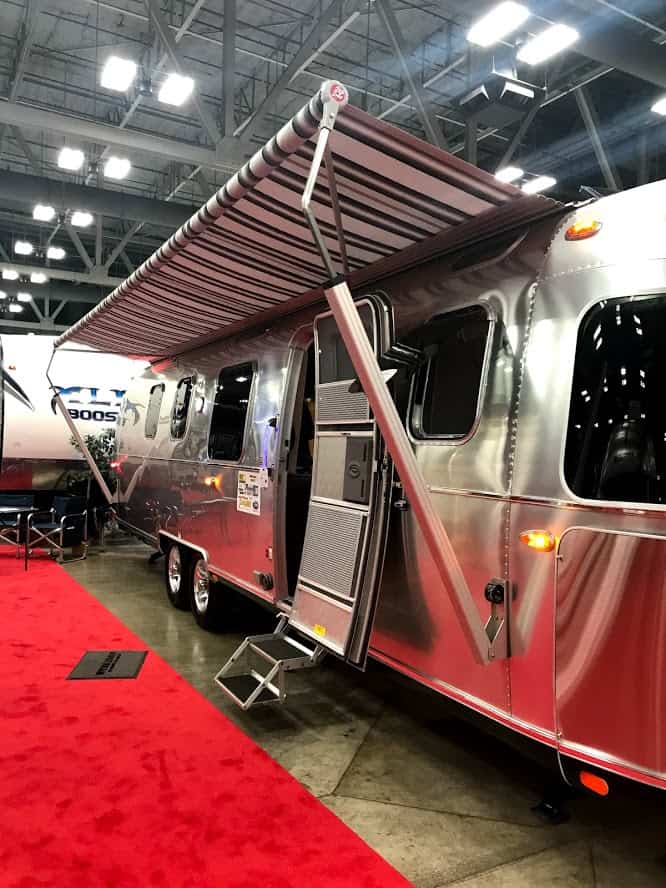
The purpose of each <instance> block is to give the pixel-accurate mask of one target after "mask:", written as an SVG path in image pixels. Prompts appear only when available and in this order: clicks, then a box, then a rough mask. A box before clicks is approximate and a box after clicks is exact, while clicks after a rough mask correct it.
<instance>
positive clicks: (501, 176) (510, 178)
mask: <svg viewBox="0 0 666 888" xmlns="http://www.w3.org/2000/svg"><path fill="white" fill-rule="evenodd" d="M523 175H524V173H523V170H521V168H520V167H516V166H507V167H503V168H502V169H501V170H497V172H496V173H495V178H496V179H498V180H499V181H500V182H505V183H506V184H507V185H508V184H509V182H515V181H516V179H521V178H522V176H523Z"/></svg>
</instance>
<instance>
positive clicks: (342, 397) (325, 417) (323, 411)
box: [317, 381, 370, 423]
mask: <svg viewBox="0 0 666 888" xmlns="http://www.w3.org/2000/svg"><path fill="white" fill-rule="evenodd" d="M350 385H351V381H347V382H333V383H329V384H328V385H320V386H319V387H318V389H317V422H335V423H339V422H341V421H344V422H367V421H368V420H369V419H370V407H369V405H368V399H367V398H366V396H365V393H364V392H361V391H359V392H350V391H349V386H350Z"/></svg>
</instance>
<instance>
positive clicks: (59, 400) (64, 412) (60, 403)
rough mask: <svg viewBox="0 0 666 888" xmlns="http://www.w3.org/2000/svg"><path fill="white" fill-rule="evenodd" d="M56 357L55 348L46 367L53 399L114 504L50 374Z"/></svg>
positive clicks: (107, 496)
mask: <svg viewBox="0 0 666 888" xmlns="http://www.w3.org/2000/svg"><path fill="white" fill-rule="evenodd" d="M54 357H55V349H54V350H53V354H52V355H51V360H50V361H49V365H48V367H47V368H46V378H47V379H48V381H49V387H50V389H51V391H52V392H53V400H54V401H55V404H56V406H57V408H58V410H59V411H60V412H61V413H62V415H63V418H64V420H65V422H66V423H67V425H68V427H69V430H70V432H71V433H72V437H73V438H74V440H75V441H76V443H77V445H78V447H79V450H80V451H81V453H82V454H83V456H84V458H85V461H86V462H87V463H88V466H89V468H90V471H91V472H92V473H93V476H94V478H95V481H97V483H98V484H99V487H100V490H101V491H102V493H103V494H104V498H105V499H106V501H107V503H108V504H109V505H110V506H112V505H114V503H115V500H114V498H113V494H112V493H111V491H110V490H109V486H108V484H107V483H106V481H105V480H104V476H103V475H102V473H101V472H100V470H99V466H98V465H97V463H96V462H95V460H94V459H93V455H92V453H91V452H90V451H89V450H88V445H87V444H86V442H85V440H84V438H83V436H82V434H81V432H80V431H79V430H78V428H77V427H76V423H75V422H74V420H73V419H72V417H71V416H70V414H69V410H68V409H67V407H66V406H65V402H64V401H63V399H62V398H61V397H60V393H59V391H58V388H57V386H55V385H54V384H53V382H52V381H51V377H50V376H49V370H50V369H51V364H52V363H53V358H54Z"/></svg>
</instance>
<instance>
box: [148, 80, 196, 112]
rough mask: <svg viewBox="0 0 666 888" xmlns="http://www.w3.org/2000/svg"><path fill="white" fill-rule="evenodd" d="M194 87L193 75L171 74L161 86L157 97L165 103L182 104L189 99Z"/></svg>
mask: <svg viewBox="0 0 666 888" xmlns="http://www.w3.org/2000/svg"><path fill="white" fill-rule="evenodd" d="M193 89H194V80H192V78H191V77H183V76H182V75H180V74H169V76H168V77H167V79H166V80H165V81H164V83H163V84H162V86H161V87H160V91H159V93H158V94H157V99H158V101H160V102H164V104H165V105H182V104H183V102H186V101H187V100H188V99H189V97H190V95H191V94H192V90H193Z"/></svg>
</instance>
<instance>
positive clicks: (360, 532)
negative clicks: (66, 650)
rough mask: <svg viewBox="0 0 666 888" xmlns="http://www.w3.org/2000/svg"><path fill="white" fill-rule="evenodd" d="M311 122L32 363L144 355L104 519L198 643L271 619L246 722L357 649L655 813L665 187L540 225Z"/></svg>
mask: <svg viewBox="0 0 666 888" xmlns="http://www.w3.org/2000/svg"><path fill="white" fill-rule="evenodd" d="M336 90H337V91H338V92H337V94H336ZM336 99H337V100H340V99H341V100H340V101H339V104H340V106H341V107H342V106H344V104H345V102H344V99H345V96H344V91H343V89H342V87H340V86H339V85H338V84H330V83H329V84H326V85H324V86H323V87H322V90H321V91H320V93H318V95H317V96H315V98H314V99H313V100H312V102H311V103H310V104H309V105H308V106H306V108H304V109H303V110H302V111H301V112H300V113H299V114H298V115H297V116H296V117H295V118H294V119H293V120H292V121H290V123H289V124H287V125H286V126H285V127H284V128H283V130H281V131H280V133H279V134H278V135H277V136H276V137H275V138H274V139H273V140H271V141H270V142H269V143H268V144H267V145H266V146H265V147H264V148H263V149H262V151H261V152H258V153H257V154H256V155H255V156H254V157H253V158H252V159H251V160H250V161H249V162H248V164H247V165H246V166H245V167H244V168H243V169H242V170H241V171H240V172H239V173H238V174H237V175H236V176H235V177H233V179H232V180H230V182H228V183H227V185H226V186H225V187H224V188H223V189H221V190H220V192H218V193H217V195H215V197H214V198H212V199H211V201H209V203H208V204H207V205H206V206H205V207H204V208H202V210H201V211H200V212H199V213H198V214H197V215H196V216H194V217H193V218H192V219H191V220H190V222H189V223H187V225H186V226H184V227H183V228H182V229H181V230H180V231H179V232H177V233H176V235H174V237H172V238H171V240H170V241H169V242H168V243H167V244H165V245H164V247H162V248H161V249H160V250H159V251H158V252H157V253H156V254H155V255H154V256H153V257H151V259H149V260H148V261H147V262H146V263H145V265H144V266H142V268H141V269H139V270H138V271H137V272H136V273H135V274H134V275H132V277H130V278H129V279H128V281H126V282H125V283H124V284H123V285H121V287H119V288H118V290H116V291H115V292H114V293H113V294H111V295H110V296H109V297H108V298H107V300H106V301H105V302H104V303H102V304H101V306H99V307H98V308H96V309H95V310H94V311H93V312H91V313H90V314H89V315H88V316H87V317H86V318H84V319H83V320H82V321H81V322H79V324H78V325H76V326H75V327H73V328H72V329H71V330H69V331H68V332H67V333H65V334H64V335H63V336H62V337H61V338H60V342H59V344H61V343H65V342H67V341H69V340H73V341H78V342H84V343H87V344H89V345H91V346H93V347H95V348H99V349H106V350H110V351H116V352H121V353H124V354H134V355H136V354H141V355H143V356H146V357H149V358H151V360H152V363H151V366H150V367H149V369H148V370H146V372H145V373H144V374H143V375H142V376H141V377H140V378H138V379H136V380H135V381H134V382H133V383H132V384H131V385H130V387H129V390H128V393H127V400H126V408H125V409H124V410H123V411H122V414H121V417H120V420H119V430H118V459H117V462H118V472H119V484H118V494H117V496H118V501H117V509H118V511H119V514H120V517H121V519H122V521H123V522H124V523H125V525H126V526H127V527H128V528H130V529H132V530H133V531H134V532H135V533H137V534H140V535H141V536H143V537H145V538H146V539H148V540H150V541H152V542H153V543H155V544H156V545H159V546H160V547H161V548H162V549H163V551H164V552H165V554H166V559H165V560H166V571H165V576H166V586H167V593H168V595H169V598H170V599H171V601H172V603H173V604H175V605H176V606H179V607H183V606H191V607H192V609H193V611H194V614H195V617H196V618H197V620H198V622H199V623H201V624H202V625H203V626H212V625H213V624H214V623H216V622H218V621H220V620H221V621H223V619H224V609H225V589H226V588H228V586H230V585H231V586H234V587H237V588H239V589H241V590H243V591H244V592H246V593H248V594H250V595H252V596H255V597H257V598H259V599H262V600H264V601H266V602H268V603H270V604H271V605H273V606H274V607H275V609H276V611H277V612H279V614H280V621H279V624H278V629H277V631H276V633H274V634H273V635H272V636H255V637H251V638H250V639H248V640H246V642H244V644H243V645H242V646H241V648H239V650H238V651H237V653H236V654H235V655H234V657H232V658H231V660H230V661H229V663H227V664H225V665H224V667H223V668H222V669H221V671H220V674H219V675H218V677H217V678H218V683H219V684H220V686H221V687H222V688H223V689H224V690H225V692H226V693H227V694H228V695H229V696H230V697H231V698H232V699H234V700H235V701H236V702H237V703H239V704H240V705H242V706H244V707H245V708H247V707H249V706H250V705H253V704H256V703H263V702H268V701H275V700H281V699H283V698H284V695H285V687H286V684H285V680H286V678H285V673H287V672H288V671H289V670H291V669H295V668H304V667H308V666H312V665H314V664H315V663H317V662H318V661H319V660H320V659H321V656H322V655H323V654H324V653H325V652H332V653H334V654H336V655H337V656H339V657H342V658H344V659H346V660H347V661H349V662H350V663H352V664H354V665H357V666H363V664H364V662H365V659H366V656H367V655H369V656H371V657H374V658H376V659H378V660H380V661H382V662H383V663H385V664H387V665H388V666H390V667H392V668H394V669H396V670H399V671H400V672H402V673H404V674H405V675H407V676H410V677H412V678H413V679H415V680H416V681H418V682H421V683H423V684H426V685H428V686H429V687H431V688H433V689H435V690H437V691H439V692H441V693H442V694H445V695H447V696H449V697H452V698H454V699H456V700H458V701H460V702H462V703H464V704H465V705H467V706H469V707H471V708H473V709H475V710H477V711H478V712H480V713H483V714H485V715H487V716H488V717H489V718H491V719H494V720H496V721H498V722H501V723H503V724H504V725H507V726H509V727H511V728H513V729H515V730H516V731H518V732H521V733H522V734H525V735H528V736H529V737H532V738H534V739H535V740H538V741H540V742H542V743H544V744H547V745H549V746H550V747H552V748H554V749H555V750H556V751H557V753H558V755H559V756H560V760H561V762H562V766H563V768H565V763H566V762H569V763H571V762H577V763H579V765H578V766H577V767H576V769H575V770H572V769H571V768H570V769H568V770H567V773H569V774H576V775H577V774H578V773H579V767H583V766H582V765H580V763H585V767H586V768H588V769H589V768H599V769H605V770H606V771H611V772H615V773H618V774H623V775H626V776H630V777H632V778H634V779H636V780H640V781H643V782H645V783H651V784H653V785H655V786H659V787H662V788H666V732H665V731H664V730H663V724H664V718H665V717H666V716H665V713H666V682H664V680H663V674H664V658H665V657H666V594H665V593H666V589H665V585H666V525H664V515H665V511H664V509H665V506H664V496H665V494H666V486H665V485H666V423H665V422H664V420H663V418H662V415H663V411H662V410H661V409H660V408H661V405H660V391H661V385H662V379H663V371H664V368H663V366H662V365H663V361H664V357H663V354H664V352H663V348H661V347H660V342H661V340H662V338H663V335H664V333H665V332H666V297H665V295H664V294H665V293H666V219H665V218H664V210H663V207H664V206H666V201H665V197H666V183H663V182H662V183H656V184H654V185H648V186H645V187H643V188H638V189H635V190H633V191H629V192H625V193H623V194H617V195H613V196H611V197H608V198H604V199H602V200H599V201H598V202H595V203H590V204H587V205H585V206H580V207H565V206H562V205H561V204H558V203H557V202H555V201H551V200H548V199H546V198H544V197H539V196H531V197H528V196H525V195H523V194H521V192H519V191H518V190H516V189H514V188H513V187H511V186H507V185H504V184H501V183H499V182H497V181H496V180H494V178H493V177H492V176H489V175H487V174H485V173H484V172H482V171H480V170H478V169H476V168H473V167H471V166H468V165H467V164H465V163H463V162H461V161H460V160H458V159H457V158H455V157H452V156H450V155H448V154H446V153H445V152H443V151H440V150H439V149H436V148H433V147H432V146H430V145H426V144H423V143H421V142H419V141H418V140H416V139H414V138H413V137H412V136H410V135H408V134H406V133H404V132H401V131H397V130H394V129H393V128H391V127H388V126H386V125H385V124H383V123H381V122H379V121H374V120H373V119H372V118H371V117H369V116H368V115H366V114H364V113H362V112H359V111H357V110H356V109H352V108H344V110H340V109H335V108H334V107H333V104H334V103H335V101H336ZM338 110H339V113H336V111H338ZM322 158H323V159H324V161H325V164H326V174H327V175H326V178H324V176H323V172H321V173H320V175H319V178H317V174H318V172H319V166H320V163H321V161H322ZM303 212H304V215H305V220H306V223H307V225H306V223H305V222H304V221H303V215H302V214H303ZM314 245H316V248H315V246H314ZM218 580H219V581H221V582H219V583H218V582H216V581H218ZM572 779H573V778H572Z"/></svg>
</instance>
